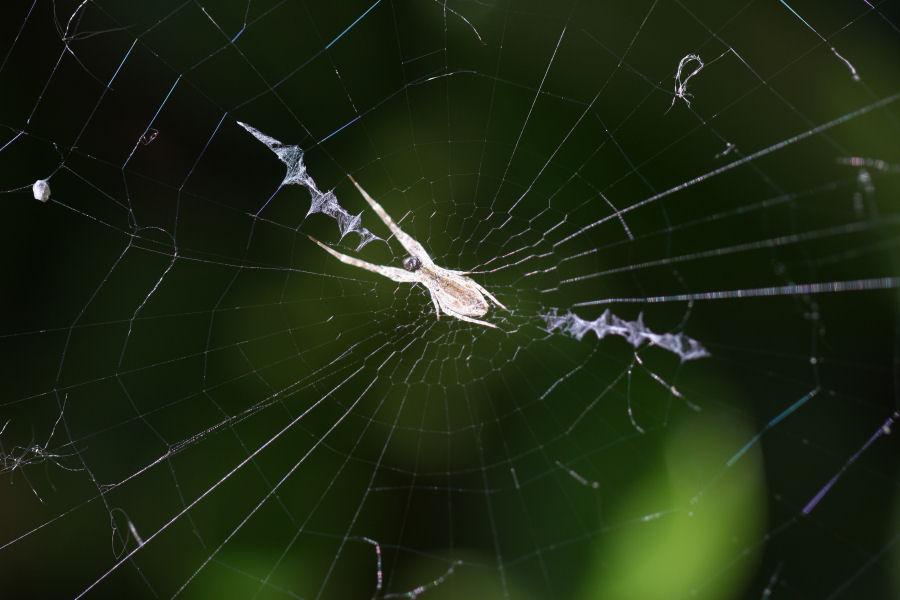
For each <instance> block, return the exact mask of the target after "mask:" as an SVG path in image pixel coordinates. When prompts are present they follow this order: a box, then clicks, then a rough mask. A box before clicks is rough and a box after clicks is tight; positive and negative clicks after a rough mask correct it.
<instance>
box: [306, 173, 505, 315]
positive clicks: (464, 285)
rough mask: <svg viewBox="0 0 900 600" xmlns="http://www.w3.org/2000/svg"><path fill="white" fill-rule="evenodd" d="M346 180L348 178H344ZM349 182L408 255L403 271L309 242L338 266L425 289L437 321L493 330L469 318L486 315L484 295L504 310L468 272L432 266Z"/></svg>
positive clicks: (422, 251)
mask: <svg viewBox="0 0 900 600" xmlns="http://www.w3.org/2000/svg"><path fill="white" fill-rule="evenodd" d="M348 177H350V176H349V175H348ZM350 181H352V182H353V185H355V186H356V189H358V190H359V193H360V194H362V197H363V198H365V199H366V202H368V203H369V206H371V207H372V210H374V211H375V214H376V215H378V216H379V218H381V220H382V221H384V224H385V225H387V226H388V229H390V230H391V233H393V234H394V237H395V238H397V241H398V242H400V243H401V244H402V245H403V247H404V248H405V249H406V251H407V252H409V256H407V257H406V258H404V259H403V268H402V269H398V268H397V267H388V266H383V265H373V264H372V263H368V262H366V261H364V260H360V259H358V258H354V257H352V256H347V255H346V254H341V253H340V252H338V251H337V250H334V249H333V248H330V247H328V246H326V245H325V244H323V243H322V242H320V241H319V240H317V239H316V238H314V237H312V236H309V239H311V240H312V241H314V242H315V243H317V244H318V245H319V246H321V247H322V248H323V249H324V250H325V251H326V252H328V253H329V254H331V255H332V256H334V257H335V258H337V259H338V260H339V261H341V262H342V263H346V264H348V265H353V266H354V267H359V268H361V269H366V270H367V271H372V272H373V273H378V274H379V275H383V276H385V277H387V278H388V279H391V280H392V281H397V282H401V283H404V282H405V283H421V284H422V285H424V286H425V287H426V288H428V293H429V294H430V295H431V301H432V302H434V312H435V314H436V316H437V318H438V319H440V318H441V311H444V314H446V315H449V316H451V317H456V318H457V319H460V320H462V321H468V322H469V323H477V324H478V325H484V326H485V327H493V328H495V329H496V328H497V326H496V325H494V324H493V323H488V322H487V321H480V320H478V319H473V318H472V317H481V316H483V315H485V314H487V311H488V309H489V308H490V304H488V301H487V300H485V296H487V297H488V298H489V299H490V300H491V302H493V303H494V304H496V305H497V306H499V307H500V308H502V309H504V310H506V307H505V306H503V304H502V303H501V302H500V301H499V300H497V299H496V298H494V296H493V295H492V294H491V293H490V292H489V291H487V290H486V289H484V288H483V287H481V286H480V285H478V284H477V283H475V282H474V281H472V280H471V279H470V278H468V277H466V275H468V274H469V273H470V271H451V270H450V269H444V268H443V267H439V266H437V265H436V264H434V261H433V260H431V257H430V256H428V253H427V252H426V251H425V248H424V247H423V246H422V244H420V243H419V242H417V241H416V240H415V239H413V237H412V236H410V235H409V234H408V233H406V232H404V231H403V230H402V229H400V227H399V226H398V225H397V224H396V223H394V220H393V219H391V217H390V215H389V214H387V212H385V210H384V209H383V208H382V207H381V205H380V204H378V203H377V202H375V200H373V199H372V196H370V195H369V194H368V193H367V192H366V190H364V189H362V187H361V186H360V185H359V184H358V183H356V180H355V179H353V177H350Z"/></svg>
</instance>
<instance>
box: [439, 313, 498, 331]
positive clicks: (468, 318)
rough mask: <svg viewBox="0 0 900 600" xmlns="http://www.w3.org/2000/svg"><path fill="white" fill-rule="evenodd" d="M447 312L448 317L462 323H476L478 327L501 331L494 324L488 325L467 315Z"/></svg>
mask: <svg viewBox="0 0 900 600" xmlns="http://www.w3.org/2000/svg"><path fill="white" fill-rule="evenodd" d="M445 312H446V313H447V314H448V315H450V316H451V317H455V318H457V319H459V320H460V321H468V322H469V323H475V324H476V325H484V326H485V327H490V328H492V329H499V327H497V326H496V325H494V324H493V323H488V322H487V321H479V320H478V319H473V318H472V317H467V316H465V315H461V314H459V313H455V312H451V311H445Z"/></svg>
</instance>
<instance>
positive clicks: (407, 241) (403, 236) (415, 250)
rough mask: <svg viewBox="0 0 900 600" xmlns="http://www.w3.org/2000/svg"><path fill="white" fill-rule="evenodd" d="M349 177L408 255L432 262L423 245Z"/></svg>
mask: <svg viewBox="0 0 900 600" xmlns="http://www.w3.org/2000/svg"><path fill="white" fill-rule="evenodd" d="M347 177H349V178H350V181H352V182H353V185H355V186H356V189H357V190H359V193H360V194H362V197H363V198H365V199H366V202H368V203H369V206H371V207H372V210H374V211H375V214H376V215H378V218H380V219H381V220H382V221H384V224H385V225H387V226H388V229H390V230H391V233H393V234H394V237H395V238H397V241H398V242H400V244H402V245H403V247H404V248H405V249H406V251H407V252H409V254H410V256H415V257H416V258H418V259H419V260H420V261H421V262H422V264H425V265H428V264H432V265H433V264H434V261H432V260H431V257H430V256H428V252H426V251H425V248H424V246H422V244H420V243H419V242H417V241H416V240H415V239H414V238H413V237H412V236H411V235H409V234H408V233H406V232H405V231H403V230H402V229H400V226H399V225H397V224H396V223H395V222H394V220H393V219H392V218H391V216H390V215H389V214H387V211H385V210H384V208H382V206H381V205H380V204H378V203H377V202H376V201H375V200H374V199H373V198H372V196H370V195H369V194H368V192H366V190H364V189H362V186H360V185H359V184H358V183H356V180H355V179H353V177H352V176H351V175H347Z"/></svg>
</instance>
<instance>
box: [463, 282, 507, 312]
mask: <svg viewBox="0 0 900 600" xmlns="http://www.w3.org/2000/svg"><path fill="white" fill-rule="evenodd" d="M469 281H471V282H472V285H474V286H475V288H476V289H478V291H479V292H481V293H482V294H484V295H485V296H487V297H488V298H490V300H491V301H492V302H493V303H494V304H496V305H497V306H499V307H500V308H502V309H503V310H509V309H508V308H506V307H505V306H503V303H502V302H500V301H499V300H497V299H496V298H494V295H493V294H492V293H490V292H489V291H487V290H486V289H484V288H483V287H482V286H481V285H479V284H477V283H475V281H473V280H471V279H469Z"/></svg>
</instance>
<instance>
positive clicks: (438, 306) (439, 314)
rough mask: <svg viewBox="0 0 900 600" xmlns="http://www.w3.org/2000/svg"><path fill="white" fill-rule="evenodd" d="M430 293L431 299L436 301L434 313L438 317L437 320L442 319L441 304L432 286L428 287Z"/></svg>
mask: <svg viewBox="0 0 900 600" xmlns="http://www.w3.org/2000/svg"><path fill="white" fill-rule="evenodd" d="M428 294H429V295H430V296H431V301H432V302H434V314H435V316H436V317H437V320H438V321H440V320H441V305H440V304H438V300H437V296H435V295H434V293H433V292H432V291H431V288H428Z"/></svg>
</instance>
